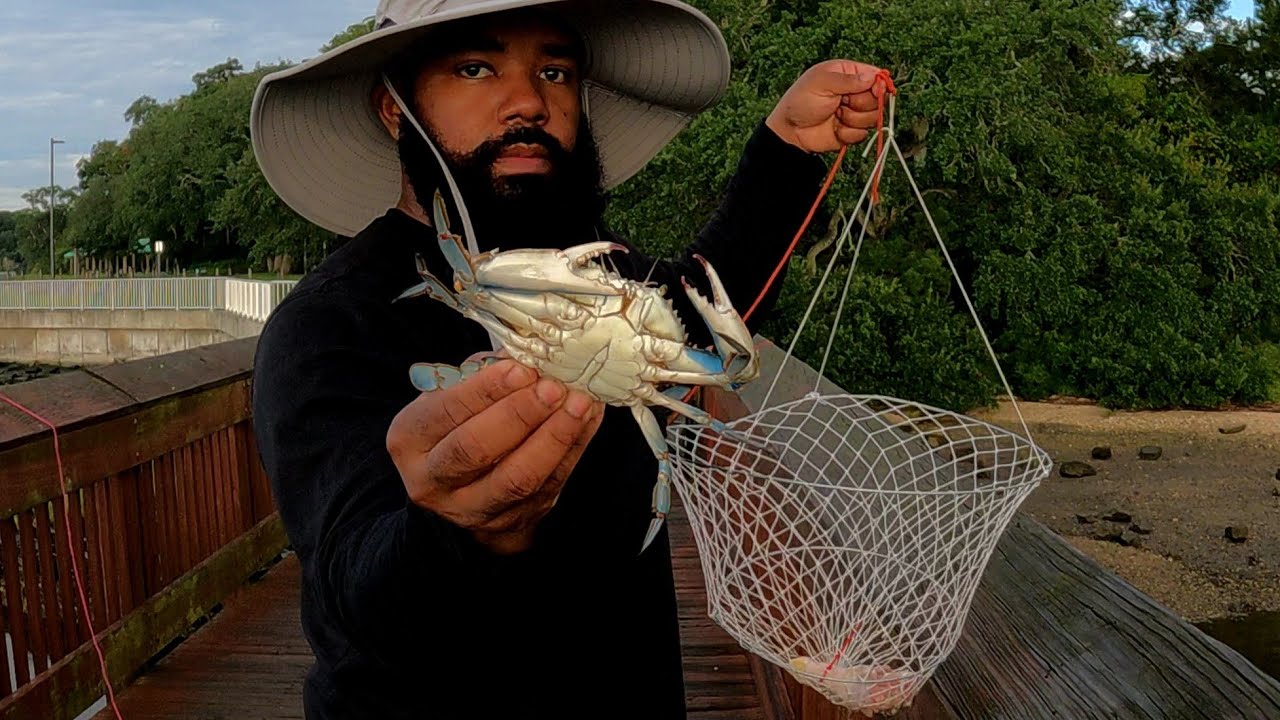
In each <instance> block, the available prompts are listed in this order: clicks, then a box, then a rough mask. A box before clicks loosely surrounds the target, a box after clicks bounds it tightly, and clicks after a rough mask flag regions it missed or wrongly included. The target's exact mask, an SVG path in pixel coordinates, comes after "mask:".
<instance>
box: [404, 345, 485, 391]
mask: <svg viewBox="0 0 1280 720" xmlns="http://www.w3.org/2000/svg"><path fill="white" fill-rule="evenodd" d="M501 359H502V355H499V354H498V353H485V354H484V355H483V356H482V357H480V358H478V359H474V360H467V361H466V362H464V363H462V365H460V366H458V367H454V366H452V365H445V364H444V363H414V364H413V366H412V367H410V368H409V380H410V381H411V382H412V383H413V386H414V387H415V388H417V389H419V390H421V391H422V392H431V391H433V390H444V389H447V388H449V387H452V386H453V385H455V384H456V383H458V382H460V381H462V380H466V379H467V378H469V377H471V376H472V375H474V374H475V373H476V372H478V371H479V370H480V368H483V367H486V366H488V365H492V364H494V363H496V362H498V361H499V360H501Z"/></svg>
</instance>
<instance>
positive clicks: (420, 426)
mask: <svg viewBox="0 0 1280 720" xmlns="http://www.w3.org/2000/svg"><path fill="white" fill-rule="evenodd" d="M535 380H537V375H536V374H535V373H534V372H533V371H532V370H530V369H529V368H526V367H524V366H523V365H520V364H518V363H516V362H515V361H514V360H503V361H500V362H497V363H494V364H493V365H490V366H488V367H485V368H481V369H480V370H479V371H478V372H477V373H476V374H475V375H472V376H471V377H469V378H467V379H466V380H465V381H463V382H460V383H458V384H457V385H454V386H453V387H451V388H448V389H445V390H435V391H432V392H429V393H423V394H422V395H421V396H419V397H418V398H417V399H415V400H414V401H413V402H412V403H410V405H409V407H408V408H406V411H407V412H402V413H401V415H403V416H405V418H406V420H407V421H409V422H410V423H411V425H412V426H411V427H409V428H406V430H407V431H408V432H411V433H412V434H413V435H414V442H415V443H416V444H419V445H420V446H421V447H424V448H430V447H432V446H434V445H435V444H436V443H438V442H440V440H442V439H443V438H444V437H445V436H447V435H448V434H449V433H451V432H453V430H454V429H455V428H457V427H458V426H460V425H462V424H463V423H465V422H467V421H468V420H470V419H471V418H472V417H474V416H476V415H477V414H479V413H480V412H483V411H484V409H485V408H487V407H489V406H491V405H493V404H494V403H496V402H498V401H500V400H502V399H503V398H505V397H507V396H508V395H510V394H511V393H513V392H515V391H517V390H520V389H522V388H527V387H529V386H531V385H533V383H534V381H535Z"/></svg>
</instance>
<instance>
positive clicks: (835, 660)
mask: <svg viewBox="0 0 1280 720" xmlns="http://www.w3.org/2000/svg"><path fill="white" fill-rule="evenodd" d="M861 629H862V622H861V621H859V622H858V624H857V625H854V626H853V630H851V631H849V635H848V637H846V638H845V639H844V644H843V645H841V646H840V649H839V650H837V651H836V656H835V657H833V658H831V662H829V663H827V669H826V670H823V671H822V679H823V680H826V679H827V673H829V672H831V668H833V667H835V666H836V663H838V662H840V656H841V655H843V654H844V651H845V650H847V649H848V648H849V643H850V642H852V641H853V636H854V635H857V634H858V631H859V630H861Z"/></svg>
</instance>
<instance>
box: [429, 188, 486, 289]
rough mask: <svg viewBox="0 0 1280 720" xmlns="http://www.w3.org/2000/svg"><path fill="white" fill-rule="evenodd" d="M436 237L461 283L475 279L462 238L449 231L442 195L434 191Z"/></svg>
mask: <svg viewBox="0 0 1280 720" xmlns="http://www.w3.org/2000/svg"><path fill="white" fill-rule="evenodd" d="M433 217H434V220H435V224H436V239H437V240H438V241H439V242H440V252H442V253H444V257H445V259H446V260H448V261H449V266H450V267H452V268H453V271H454V272H455V273H457V275H458V277H459V278H460V279H461V280H462V282H463V283H465V284H467V285H470V284H472V283H474V282H475V281H476V269H475V266H474V265H472V264H471V258H470V257H469V256H468V255H467V252H466V250H464V249H463V248H462V238H461V237H460V236H458V235H454V234H453V233H451V232H449V208H448V206H446V205H445V204H444V196H443V195H441V194H440V191H439V190H437V191H436V202H435V213H434V215H433Z"/></svg>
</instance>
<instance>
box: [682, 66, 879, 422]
mask: <svg viewBox="0 0 1280 720" xmlns="http://www.w3.org/2000/svg"><path fill="white" fill-rule="evenodd" d="M876 79H877V80H879V81H881V82H883V83H884V90H883V91H882V92H880V93H877V95H876V111H877V112H878V113H879V114H880V119H879V121H878V122H877V123H876V159H877V160H879V158H880V153H881V152H883V150H884V133H883V132H882V130H883V128H884V104H885V96H886V95H888V94H890V93H893V94H895V95H896V94H897V93H898V88H897V87H896V86H894V84H893V76H892V75H890V74H889V71H888V70H878V71H877V72H876ZM848 149H849V146H848V145H841V146H840V152H839V153H838V154H837V155H836V160H835V162H833V163H831V170H830V171H829V172H828V173H827V179H826V181H825V182H823V183H822V189H821V190H819V191H818V197H816V198H814V200H813V205H812V207H810V208H809V214H808V215H807V216H805V219H804V222H803V223H801V225H800V229H799V230H797V231H796V235H795V237H793V238H791V244H790V245H788V246H787V251H786V252H785V253H783V255H782V259H781V260H779V261H778V266H777V267H775V268H774V269H773V273H772V274H771V275H769V279H768V280H767V281H765V284H764V287H763V288H761V289H760V294H759V295H757V296H756V299H755V302H753V303H751V307H749V308H747V311H746V312H745V313H743V315H742V321H743V322H746V321H747V320H749V319H751V316H752V314H754V313H755V311H756V308H758V307H760V303H762V302H764V297H765V295H768V294H769V288H772V287H773V284H774V283H775V282H777V280H778V275H780V274H781V273H782V269H783V268H785V267H786V266H787V261H788V260H790V259H791V254H792V253H794V252H795V249H796V245H798V244H799V243H800V238H802V237H804V233H805V231H806V230H808V229H809V223H811V222H813V216H814V215H815V214H816V213H817V212H818V206H819V205H821V204H822V199H823V198H825V197H826V196H827V191H828V190H830V189H831V184H832V182H834V181H835V179H836V172H837V171H838V170H839V169H840V163H842V162H843V161H844V156H845V152H846V151H848ZM878 202H880V170H879V169H877V171H876V174H875V178H874V179H873V180H872V181H871V204H872V205H875V204H876V203H878ZM696 392H697V388H696V387H692V388H689V392H687V393H685V396H684V401H685V402H689V400H690V399H691V398H692V397H693V395H694V393H696Z"/></svg>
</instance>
